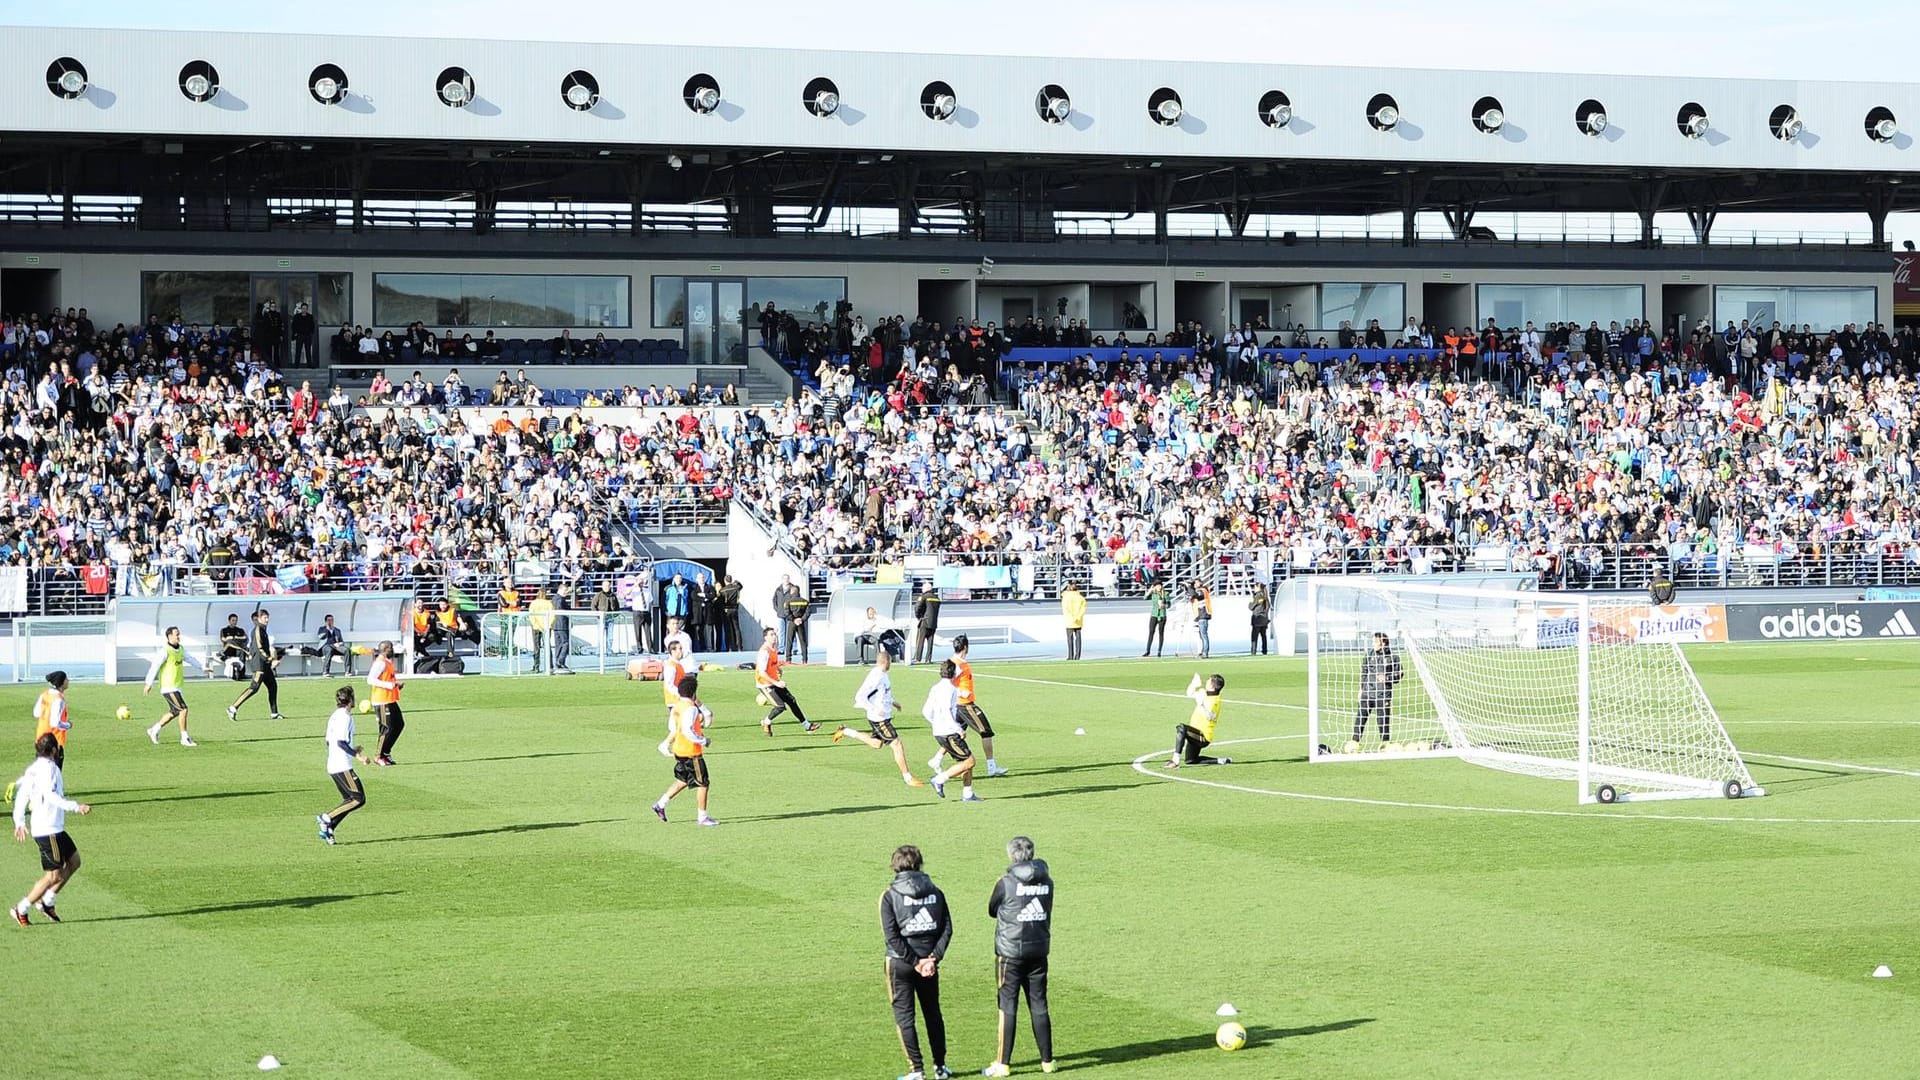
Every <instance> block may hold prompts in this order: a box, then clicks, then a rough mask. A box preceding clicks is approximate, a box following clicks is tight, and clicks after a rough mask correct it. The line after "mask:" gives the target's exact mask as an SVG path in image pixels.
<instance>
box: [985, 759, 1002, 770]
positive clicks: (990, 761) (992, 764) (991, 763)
mask: <svg viewBox="0 0 1920 1080" xmlns="http://www.w3.org/2000/svg"><path fill="white" fill-rule="evenodd" d="M999 767H1000V763H999V762H998V761H995V760H993V759H992V758H988V759H987V768H989V769H997V768H999Z"/></svg>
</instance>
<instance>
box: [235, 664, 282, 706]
mask: <svg viewBox="0 0 1920 1080" xmlns="http://www.w3.org/2000/svg"><path fill="white" fill-rule="evenodd" d="M263 687H264V688H265V689H266V691H267V711H268V712H274V713H277V712H279V711H280V679H279V677H278V676H276V675H274V673H273V667H272V666H271V665H269V666H267V667H263V668H261V669H260V670H259V671H256V672H254V673H253V682H251V683H249V684H248V685H247V688H246V689H245V690H242V691H240V700H239V701H236V702H234V703H233V707H234V708H236V709H237V708H239V707H240V706H242V705H245V704H246V703H247V699H248V698H250V697H252V696H253V695H255V694H257V693H259V692H260V691H261V689H262V688H263Z"/></svg>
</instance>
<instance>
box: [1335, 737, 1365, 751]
mask: <svg viewBox="0 0 1920 1080" xmlns="http://www.w3.org/2000/svg"><path fill="white" fill-rule="evenodd" d="M1340 752H1341V753H1343V754H1357V753H1359V752H1360V743H1359V742H1358V741H1357V740H1354V739H1348V740H1347V745H1345V746H1343V747H1341V748H1340Z"/></svg>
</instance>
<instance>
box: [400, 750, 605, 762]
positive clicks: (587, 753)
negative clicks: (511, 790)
mask: <svg viewBox="0 0 1920 1080" xmlns="http://www.w3.org/2000/svg"><path fill="white" fill-rule="evenodd" d="M611 753H613V751H611V750H552V751H549V752H547V753H544V754H509V755H507V756H505V757H463V758H435V759H433V760H432V761H410V762H408V763H407V764H409V765H471V764H473V763H474V762H478V761H532V760H533V759H534V758H549V757H591V756H592V755H595V754H611Z"/></svg>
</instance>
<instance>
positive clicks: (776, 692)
mask: <svg viewBox="0 0 1920 1080" xmlns="http://www.w3.org/2000/svg"><path fill="white" fill-rule="evenodd" d="M765 689H766V692H767V696H768V697H770V698H772V699H773V711H772V712H770V713H768V714H767V719H768V720H772V719H774V718H775V717H778V716H779V715H780V714H781V713H783V712H786V711H787V710H788V709H792V710H793V715H794V717H795V718H796V719H798V720H799V721H800V722H801V723H802V724H805V723H806V722H807V714H806V712H805V711H804V710H802V709H801V708H800V701H799V699H797V698H795V697H794V696H793V691H791V690H789V689H787V688H786V687H784V686H769V687H766V688H765Z"/></svg>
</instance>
